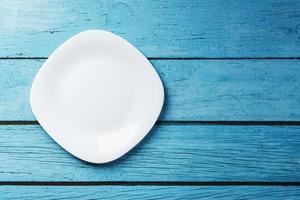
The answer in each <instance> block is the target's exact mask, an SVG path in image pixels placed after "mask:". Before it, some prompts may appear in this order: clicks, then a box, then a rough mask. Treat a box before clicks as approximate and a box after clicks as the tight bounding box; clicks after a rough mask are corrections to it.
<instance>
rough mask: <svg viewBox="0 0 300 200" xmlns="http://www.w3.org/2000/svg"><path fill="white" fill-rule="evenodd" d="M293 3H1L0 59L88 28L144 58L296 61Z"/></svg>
mask: <svg viewBox="0 0 300 200" xmlns="http://www.w3.org/2000/svg"><path fill="white" fill-rule="evenodd" d="M299 13H300V1H298V0H288V1H286V0H264V1H260V0H254V1H235V0H228V1H222V0H204V1H196V0H193V1H191V0H181V1H148V0H142V1H141V0H130V1H129V0H125V1H111V0H104V1H97V0H88V1H86V0H78V1H76V2H74V1H60V0H45V1H35V0H28V1H18V0H10V1H4V0H2V1H0V19H1V20H0V27H1V28H0V35H1V37H0V44H1V49H0V57H7V56H10V57H11V56H13V57H16V56H19V57H28V56H29V57H36V56H43V57H47V56H48V55H49V54H50V53H51V52H52V51H53V50H54V49H55V48H56V47H57V46H58V45H59V44H61V43H62V42H63V41H64V40H66V39H67V38H69V37H70V36H72V35H74V34H76V33H78V32H80V31H83V30H87V29H95V28H97V29H105V30H108V31H113V32H115V33H117V34H119V35H121V36H123V37H124V38H126V39H127V40H129V41H130V42H132V43H133V44H134V45H135V46H137V47H138V48H139V49H140V50H141V51H142V52H143V53H145V54H146V56H150V57H299V56H300V45H299V37H300V23H299V22H300V15H299Z"/></svg>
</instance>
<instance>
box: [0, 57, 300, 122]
mask: <svg viewBox="0 0 300 200" xmlns="http://www.w3.org/2000/svg"><path fill="white" fill-rule="evenodd" d="M151 62H152V63H153V65H154V67H155V68H156V69H157V71H158V73H159V75H160V77H161V78H162V80H163V83H164V86H165V91H166V100H165V106H164V109H163V112H162V115H161V117H160V119H161V120H193V121H194V120H196V121H197V120H204V121H205V120H250V121H253V120H254V121H258V120H262V121H264V120H282V121H285V120H296V121H297V120H300V92H299V91H300V67H299V66H300V60H151ZM41 65H42V60H22V59H21V60H11V59H8V60H0V74H1V76H0V91H1V95H0V120H2V121H3V120H35V118H34V116H33V115H32V113H31V110H30V106H29V91H30V87H31V82H32V79H33V77H34V75H35V74H36V72H37V71H38V69H39V67H40V66H41Z"/></svg>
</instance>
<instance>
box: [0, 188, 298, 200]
mask: <svg viewBox="0 0 300 200" xmlns="http://www.w3.org/2000/svg"><path fill="white" fill-rule="evenodd" d="M0 194H1V197H0V198H3V199H26V200H33V199H41V200H44V199H56V200H60V199H122V200H123V199H133V200H134V199H145V200H147V199H149V200H150V199H188V200H190V199H274V200H277V199H287V200H291V199H299V196H300V188H299V187H261V186H259V187H255V186H238V187H217V186H215V187H214V186H210V187H191V186H188V187H187V186H185V187H179V186H176V187H175V186H163V187H158V186H134V187H126V186H69V187H67V186H65V187H61V186H56V187H49V186H48V187H46V186H38V187H32V186H0Z"/></svg>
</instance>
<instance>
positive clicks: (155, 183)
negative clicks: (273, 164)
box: [0, 181, 300, 186]
mask: <svg viewBox="0 0 300 200" xmlns="http://www.w3.org/2000/svg"><path fill="white" fill-rule="evenodd" d="M0 185H1V186H3V185H14V186H300V182H252V181H248V182H247V181H246V182H244V181H243V182H239V181H232V182H222V181H220V182H174V181H171V182H168V181H132V182H130V181H91V182H84V181H74V182H65V181H63V182H22V181H21V182H13V181H0Z"/></svg>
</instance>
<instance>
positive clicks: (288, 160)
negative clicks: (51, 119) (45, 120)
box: [0, 0, 300, 199]
mask: <svg viewBox="0 0 300 200" xmlns="http://www.w3.org/2000/svg"><path fill="white" fill-rule="evenodd" d="M88 29H104V30H108V31H112V32H114V33H116V34H118V35H121V36H122V37H124V38H125V39H127V40H128V41H130V42H131V43H132V44H134V45H135V46H136V47H137V48H139V49H140V50H141V51H142V52H143V53H144V54H145V55H146V56H147V57H148V58H149V60H150V61H151V63H152V64H153V65H154V67H155V68H156V70H157V71H158V73H159V75H160V77H161V79H162V80H163V82H164V86H165V91H166V101H165V105H164V109H163V112H162V115H161V116H160V119H159V121H158V122H157V124H156V125H155V127H154V128H153V130H152V131H151V134H149V135H148V136H147V137H146V138H145V139H144V140H143V141H142V142H141V143H140V144H139V145H138V146H137V147H136V148H135V149H133V150H132V151H130V152H129V153H128V154H127V155H125V156H124V157H122V158H121V159H119V160H117V161H115V162H113V163H109V164H104V165H93V164H88V163H85V162H83V161H80V160H78V159H76V158H74V157H72V156H71V155H70V154H68V153H67V152H65V151H64V150H63V149H62V148H60V147H59V146H58V145H57V144H56V143H55V142H53V141H52V139H50V137H49V136H48V135H47V134H46V133H45V131H44V130H43V129H42V128H41V127H40V126H39V124H38V123H37V122H36V119H35V118H34V116H33V114H32V113H31V110H30V106H29V90H30V86H31V82H32V79H33V77H34V75H35V74H36V72H37V71H38V69H39V68H40V66H41V65H42V63H43V62H44V61H45V59H47V57H48V56H49V55H50V53H51V52H52V51H53V50H54V49H55V48H56V47H57V46H58V45H60V44H61V43H62V42H63V41H65V40H66V39H68V38H69V37H70V36H72V35H74V34H76V33H78V32H80V31H84V30H88ZM0 92H1V93H0V199H10V198H11V199H17V198H25V199H35V198H37V199H59V198H62V199H70V198H78V199H99V198H104V199H155V198H158V199H199V198H207V199H210V198H212V199H213V198H217V199H222V198H224V199H257V198H260V199H300V1H299V0H264V1H260V0H255V1H250V0H249V1H235V0H232V1H231V0H223V1H219V0H203V1H200V0H199V1H198V0H180V1H179V0H170V1H158V0H157V1H148V0H130V1H129V0H116V1H112V0H102V1H97V0H95V1H92V0H89V1H85V0H77V1H60V0H43V1H35V0H27V1H21V0H10V1H9V0H0Z"/></svg>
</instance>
